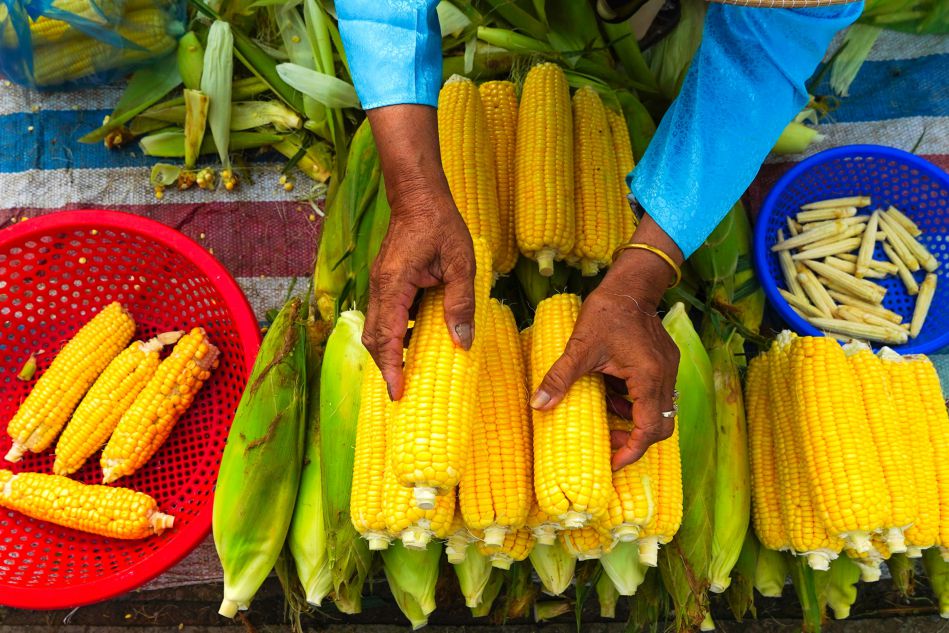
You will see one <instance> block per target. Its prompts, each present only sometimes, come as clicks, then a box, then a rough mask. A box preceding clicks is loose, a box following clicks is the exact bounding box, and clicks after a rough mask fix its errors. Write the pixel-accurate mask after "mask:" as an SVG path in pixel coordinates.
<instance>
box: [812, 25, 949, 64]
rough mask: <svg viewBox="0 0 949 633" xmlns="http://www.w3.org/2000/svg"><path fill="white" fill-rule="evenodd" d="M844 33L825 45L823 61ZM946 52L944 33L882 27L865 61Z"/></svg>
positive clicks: (947, 44) (948, 41) (948, 46)
mask: <svg viewBox="0 0 949 633" xmlns="http://www.w3.org/2000/svg"><path fill="white" fill-rule="evenodd" d="M845 33H846V31H842V32H840V33H838V34H837V35H836V37H834V39H833V40H832V41H831V43H830V46H828V47H827V55H826V56H825V57H824V61H827V60H828V59H830V57H831V56H832V55H833V54H834V53H835V52H836V51H837V49H838V48H840V46H841V44H843V41H844V34H845ZM947 53H949V37H946V36H944V35H911V34H909V33H900V32H898V31H890V30H887V29H883V31H882V32H881V33H880V36H879V37H878V38H877V41H876V42H875V43H874V45H873V48H872V49H870V54H869V55H868V56H867V61H871V62H886V61H896V60H900V59H918V58H920V57H926V56H928V55H945V54H947Z"/></svg>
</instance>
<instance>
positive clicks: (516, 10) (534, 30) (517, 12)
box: [487, 0, 547, 39]
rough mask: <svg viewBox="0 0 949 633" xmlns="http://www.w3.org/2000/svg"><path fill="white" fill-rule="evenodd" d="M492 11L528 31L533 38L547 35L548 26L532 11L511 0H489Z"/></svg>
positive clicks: (511, 23) (521, 29) (524, 31)
mask: <svg viewBox="0 0 949 633" xmlns="http://www.w3.org/2000/svg"><path fill="white" fill-rule="evenodd" d="M487 4H488V5H490V9H489V10H490V12H492V13H497V15H499V16H500V17H501V18H502V19H503V20H504V21H505V22H507V23H508V24H510V25H511V26H513V27H514V28H515V29H517V30H518V31H521V32H523V33H527V34H528V35H530V36H531V37H533V38H536V39H544V38H545V37H546V36H547V26H546V24H544V23H543V22H541V21H539V20H537V19H536V18H535V17H534V16H532V15H531V14H530V13H528V12H527V11H525V10H524V9H522V8H521V7H519V6H517V4H516V3H514V2H511V1H510V0H487Z"/></svg>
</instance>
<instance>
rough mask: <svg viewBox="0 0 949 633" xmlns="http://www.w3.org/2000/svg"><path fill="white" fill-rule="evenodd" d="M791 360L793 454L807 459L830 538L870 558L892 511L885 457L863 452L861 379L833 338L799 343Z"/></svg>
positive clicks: (795, 342)
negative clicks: (885, 489)
mask: <svg viewBox="0 0 949 633" xmlns="http://www.w3.org/2000/svg"><path fill="white" fill-rule="evenodd" d="M788 356H789V359H790V371H789V372H786V374H785V375H786V376H787V377H788V389H789V390H790V391H791V393H793V405H792V406H793V408H792V411H793V413H792V415H793V417H792V418H791V420H792V421H796V424H795V425H794V426H795V430H796V431H797V433H796V440H797V441H796V442H795V443H794V445H793V447H792V446H788V447H787V448H788V449H790V451H789V452H788V453H785V454H786V455H788V456H790V454H792V453H791V451H793V453H797V454H799V455H801V456H803V458H804V462H803V463H804V465H805V468H804V472H805V473H806V475H807V477H808V479H809V482H810V488H811V494H812V495H813V499H814V506H815V507H816V508H817V510H818V513H819V516H820V517H821V519H822V520H823V523H824V527H825V528H826V529H827V531H828V532H829V533H830V534H831V535H833V536H839V537H841V538H844V539H845V540H846V541H847V542H848V544H850V545H851V546H852V547H853V548H854V549H856V550H857V551H858V552H865V551H868V550H869V548H870V538H869V537H870V534H871V533H872V532H874V531H876V530H878V529H880V528H881V527H883V526H884V524H885V523H886V519H887V517H888V514H889V512H890V508H889V503H888V500H887V499H881V496H880V495H879V494H878V493H877V490H876V488H877V487H878V485H879V483H878V482H881V481H883V468H882V467H881V466H880V459H879V456H878V455H877V453H876V451H867V450H862V449H863V448H864V442H863V439H864V437H865V436H866V433H867V413H866V409H865V407H864V404H863V400H862V399H859V398H854V397H853V394H855V393H858V391H857V382H856V377H855V376H854V374H853V370H852V369H851V367H850V365H849V364H848V363H847V357H846V354H844V351H843V350H842V349H841V348H840V345H838V344H837V342H836V341H834V340H833V339H829V338H823V337H798V338H795V339H794V340H793V341H792V342H791V344H790V349H789V351H788ZM774 395H775V394H774V392H773V391H772V397H774ZM792 423H793V422H792ZM779 459H781V458H780V457H779ZM828 464H829V465H830V468H831V469H830V470H828ZM792 541H793V534H792Z"/></svg>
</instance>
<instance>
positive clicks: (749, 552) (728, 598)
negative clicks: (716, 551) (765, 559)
mask: <svg viewBox="0 0 949 633" xmlns="http://www.w3.org/2000/svg"><path fill="white" fill-rule="evenodd" d="M760 547H761V544H760V543H758V539H757V538H756V537H755V531H754V530H753V529H750V528H749V529H748V530H747V531H746V533H745V542H744V544H743V545H742V548H741V553H740V554H739V555H738V562H737V563H735V567H734V568H733V569H732V582H731V584H730V585H729V586H728V589H726V590H725V602H727V603H728V608H729V609H731V612H732V614H733V615H734V616H735V620H737V621H738V622H741V621H742V619H743V618H744V617H745V615H746V614H747V613H748V612H749V611H750V612H751V616H752V617H757V612H756V610H755V569H756V567H757V565H758V549H759V548H760Z"/></svg>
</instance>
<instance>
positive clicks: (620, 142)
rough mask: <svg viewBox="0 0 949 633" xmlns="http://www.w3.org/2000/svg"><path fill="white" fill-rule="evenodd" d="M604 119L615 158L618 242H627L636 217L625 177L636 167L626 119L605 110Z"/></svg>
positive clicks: (634, 226)
mask: <svg viewBox="0 0 949 633" xmlns="http://www.w3.org/2000/svg"><path fill="white" fill-rule="evenodd" d="M606 118H607V120H608V121H609V122H610V139H611V140H612V141H613V156H615V157H616V181H617V183H618V184H619V197H618V198H617V200H618V205H619V242H620V243H623V242H625V241H627V240H629V239H630V238H631V237H632V236H633V233H635V232H636V216H635V215H633V210H632V208H630V206H629V200H628V199H627V195H629V185H627V184H626V177H627V176H628V175H629V174H630V172H632V171H633V169H634V168H635V167H636V161H635V159H634V158H633V145H632V143H631V142H630V140H629V128H628V127H626V117H624V116H623V115H622V114H620V113H619V112H616V111H615V110H611V109H609V108H607V110H606Z"/></svg>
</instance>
